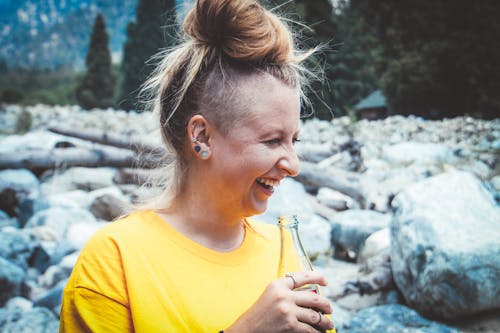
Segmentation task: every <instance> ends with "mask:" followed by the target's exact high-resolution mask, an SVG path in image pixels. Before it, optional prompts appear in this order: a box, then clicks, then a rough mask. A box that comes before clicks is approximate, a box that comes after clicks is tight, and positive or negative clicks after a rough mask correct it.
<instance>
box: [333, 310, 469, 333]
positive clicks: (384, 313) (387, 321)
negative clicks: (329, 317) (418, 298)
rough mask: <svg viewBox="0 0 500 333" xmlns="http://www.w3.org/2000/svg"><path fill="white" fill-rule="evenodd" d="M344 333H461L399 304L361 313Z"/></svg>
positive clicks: (345, 326)
mask: <svg viewBox="0 0 500 333" xmlns="http://www.w3.org/2000/svg"><path fill="white" fill-rule="evenodd" d="M339 332H342V333H381V332H384V333H402V332H404V333H460V331H458V330H456V329H454V328H452V327H448V326H446V325H443V324H440V323H436V322H432V321H429V320H427V319H424V318H422V317H421V316H420V315H419V314H418V313H417V312H416V311H414V310H412V309H410V308H407V307H405V306H403V305H399V304H391V305H381V306H376V307H372V308H368V309H364V310H361V311H359V312H358V313H357V314H356V315H354V316H353V317H352V318H351V320H350V321H349V323H348V324H347V325H344V327H341V328H340V329H339Z"/></svg>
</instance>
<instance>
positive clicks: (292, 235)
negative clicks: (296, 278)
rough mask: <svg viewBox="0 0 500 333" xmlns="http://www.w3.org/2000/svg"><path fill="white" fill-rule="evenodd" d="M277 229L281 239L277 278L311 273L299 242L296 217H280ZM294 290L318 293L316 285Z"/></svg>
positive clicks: (305, 253) (304, 251)
mask: <svg viewBox="0 0 500 333" xmlns="http://www.w3.org/2000/svg"><path fill="white" fill-rule="evenodd" d="M278 227H279V230H280V238H281V248H280V260H279V266H278V277H284V276H285V275H286V273H288V272H301V271H312V270H313V268H312V265H311V260H309V256H308V255H307V252H306V250H305V249H304V246H303V245H302V242H301V241H300V237H299V230H298V227H299V220H298V218H297V215H292V216H290V217H289V216H280V217H279V218H278ZM295 290H310V291H313V292H315V293H318V292H319V288H318V285H316V284H308V285H305V286H302V287H299V288H296V289H295Z"/></svg>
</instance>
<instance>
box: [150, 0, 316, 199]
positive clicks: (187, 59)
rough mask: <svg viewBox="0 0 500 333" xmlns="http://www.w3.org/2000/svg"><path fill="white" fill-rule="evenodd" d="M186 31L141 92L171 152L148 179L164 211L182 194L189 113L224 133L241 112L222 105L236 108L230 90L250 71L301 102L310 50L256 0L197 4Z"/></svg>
mask: <svg viewBox="0 0 500 333" xmlns="http://www.w3.org/2000/svg"><path fill="white" fill-rule="evenodd" d="M183 30H184V36H183V42H182V43H181V44H180V45H179V46H177V47H175V48H174V49H170V50H166V51H163V52H161V53H160V54H158V55H157V56H156V58H157V59H160V61H159V64H158V66H157V67H156V69H155V71H154V72H153V74H152V76H151V77H150V78H149V79H148V80H147V81H146V82H145V84H144V85H143V89H142V95H143V96H147V104H146V105H147V107H148V108H150V109H153V110H154V111H155V112H156V113H157V114H158V115H159V120H160V127H161V133H162V138H163V141H164V143H165V145H166V147H167V150H168V152H169V154H171V156H170V158H169V159H168V160H169V161H170V163H166V164H165V165H164V167H163V168H162V169H159V171H160V172H159V174H160V177H159V178H157V177H154V179H155V180H154V181H153V182H152V183H153V184H160V185H161V187H162V188H163V193H162V194H161V195H160V196H159V197H157V198H156V199H155V200H153V201H149V204H148V205H146V206H148V207H149V208H157V209H160V208H164V207H165V206H167V205H168V204H169V203H170V202H171V200H172V199H173V198H175V197H176V196H177V195H178V194H179V193H180V192H181V191H182V186H183V183H184V178H185V173H186V171H187V169H188V163H187V159H186V154H185V152H184V149H185V143H186V142H187V140H189V138H187V135H186V126H187V124H188V121H189V119H190V118H191V117H192V116H193V115H195V114H201V115H203V116H204V117H206V118H207V119H209V120H210V121H213V122H214V124H215V125H216V126H217V127H218V129H219V130H221V131H222V132H223V133H224V132H226V133H227V130H228V128H229V127H230V125H231V124H233V123H234V121H235V120H237V119H238V117H241V115H240V114H237V112H228V111H227V110H228V108H226V107H221V106H223V105H226V104H227V103H235V102H236V103H237V101H234V100H232V97H234V94H232V92H233V89H234V87H237V86H238V81H239V80H242V79H245V78H247V77H248V76H249V75H252V74H259V73H267V74H270V75H272V76H273V77H275V78H277V79H279V80H281V81H282V82H283V83H285V84H287V85H288V86H290V87H294V88H297V89H299V90H300V92H301V96H302V97H303V94H302V90H301V86H302V83H303V81H304V75H303V73H305V70H304V68H303V67H302V66H301V62H302V61H303V60H304V59H305V58H307V57H308V56H309V55H310V54H311V53H312V52H314V50H310V51H307V52H300V51H298V50H297V49H296V47H295V44H294V40H293V35H292V33H291V31H290V29H289V28H288V27H287V25H286V24H285V23H284V21H283V20H282V19H280V17H278V16H277V15H276V14H274V13H272V12H270V11H268V10H266V9H265V8H264V7H262V6H261V5H260V4H259V3H258V2H257V1H255V0H198V1H196V4H195V5H194V7H193V8H192V9H191V10H190V11H189V12H188V14H187V15H186V17H185V19H184V24H183ZM200 105H203V107H200ZM172 157H173V158H172Z"/></svg>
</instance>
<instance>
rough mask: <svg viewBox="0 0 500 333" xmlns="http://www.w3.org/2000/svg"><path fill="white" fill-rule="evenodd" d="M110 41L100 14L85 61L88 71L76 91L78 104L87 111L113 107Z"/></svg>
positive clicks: (93, 29)
mask: <svg viewBox="0 0 500 333" xmlns="http://www.w3.org/2000/svg"><path fill="white" fill-rule="evenodd" d="M108 40H109V38H108V34H107V32H106V25H105V22H104V18H103V16H102V15H101V14H98V15H97V17H96V19H95V22H94V26H93V28H92V35H91V37H90V44H89V50H88V52H87V57H86V59H85V64H86V67H87V71H86V73H85V75H84V77H83V79H82V81H81V83H80V85H79V86H78V87H77V89H76V99H77V101H78V104H79V105H80V106H81V107H83V108H85V109H91V108H106V107H110V106H112V105H113V97H114V96H113V95H114V86H115V80H114V77H113V74H112V72H111V55H110V52H109V47H108Z"/></svg>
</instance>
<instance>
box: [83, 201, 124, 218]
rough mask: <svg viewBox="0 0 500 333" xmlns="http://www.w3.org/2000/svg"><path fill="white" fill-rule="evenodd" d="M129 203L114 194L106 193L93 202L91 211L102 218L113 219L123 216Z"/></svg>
mask: <svg viewBox="0 0 500 333" xmlns="http://www.w3.org/2000/svg"><path fill="white" fill-rule="evenodd" d="M126 206H127V203H126V202H125V201H123V200H121V199H119V198H117V197H115V196H113V195H110V194H104V195H101V196H99V197H97V198H96V199H94V201H93V202H92V204H91V205H90V212H91V213H92V214H94V216H95V217H96V218H98V219H101V220H106V221H112V220H114V219H115V218H117V217H119V216H121V215H122V214H123V212H124V210H125V207H126Z"/></svg>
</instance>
